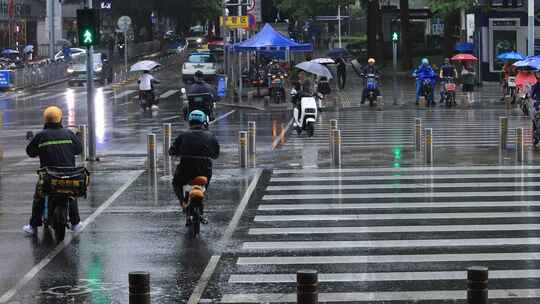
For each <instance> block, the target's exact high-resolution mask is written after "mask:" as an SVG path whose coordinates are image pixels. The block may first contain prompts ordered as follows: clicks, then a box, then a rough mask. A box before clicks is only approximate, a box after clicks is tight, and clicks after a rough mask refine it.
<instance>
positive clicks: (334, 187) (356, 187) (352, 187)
mask: <svg viewBox="0 0 540 304" xmlns="http://www.w3.org/2000/svg"><path fill="white" fill-rule="evenodd" d="M536 186H540V182H489V183H472V182H471V183H447V182H444V183H436V182H432V183H416V184H377V185H372V184H367V185H366V184H364V185H358V184H353V185H342V184H338V185H287V186H268V187H267V188H266V191H313V190H371V189H421V188H483V187H497V188H499V187H513V188H522V187H536ZM539 193H540V192H539Z"/></svg>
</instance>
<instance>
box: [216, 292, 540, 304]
mask: <svg viewBox="0 0 540 304" xmlns="http://www.w3.org/2000/svg"><path fill="white" fill-rule="evenodd" d="M296 297H297V296H296V293H259V294H225V295H223V297H222V298H221V302H220V303H296V301H297V298H296ZM466 297H467V291H466V290H433V291H381V292H328V293H324V292H323V293H319V302H322V303H326V302H329V303H334V302H355V303H357V302H374V301H377V302H382V301H405V302H408V303H416V302H417V301H437V300H441V301H444V300H464V299H466ZM539 297H540V289H490V290H489V298H490V299H519V298H539Z"/></svg>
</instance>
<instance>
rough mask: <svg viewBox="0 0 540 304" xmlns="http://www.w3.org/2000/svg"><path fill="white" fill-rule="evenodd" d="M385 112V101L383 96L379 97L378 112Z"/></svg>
mask: <svg viewBox="0 0 540 304" xmlns="http://www.w3.org/2000/svg"><path fill="white" fill-rule="evenodd" d="M382 110H384V99H383V97H382V96H377V111H382Z"/></svg>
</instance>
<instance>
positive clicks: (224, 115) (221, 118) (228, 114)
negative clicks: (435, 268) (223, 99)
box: [209, 110, 236, 125]
mask: <svg viewBox="0 0 540 304" xmlns="http://www.w3.org/2000/svg"><path fill="white" fill-rule="evenodd" d="M234 112H236V110H231V111H229V112H227V113H225V114H223V115H221V116H219V117H217V118H216V119H214V120H212V121H211V122H210V123H209V125H213V124H215V123H217V122H218V121H220V120H223V119H225V118H227V117H229V116H230V115H232V114H233V113H234Z"/></svg>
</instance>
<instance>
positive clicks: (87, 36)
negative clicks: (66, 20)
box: [77, 8, 101, 47]
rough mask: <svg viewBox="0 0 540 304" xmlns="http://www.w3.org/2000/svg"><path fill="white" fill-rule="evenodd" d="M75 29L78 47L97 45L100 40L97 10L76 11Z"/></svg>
mask: <svg viewBox="0 0 540 304" xmlns="http://www.w3.org/2000/svg"><path fill="white" fill-rule="evenodd" d="M77 28H78V38H79V45H80V46H86V47H90V46H93V45H98V44H99V43H100V40H101V37H100V19H99V10H97V9H88V8H85V9H82V10H77Z"/></svg>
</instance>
